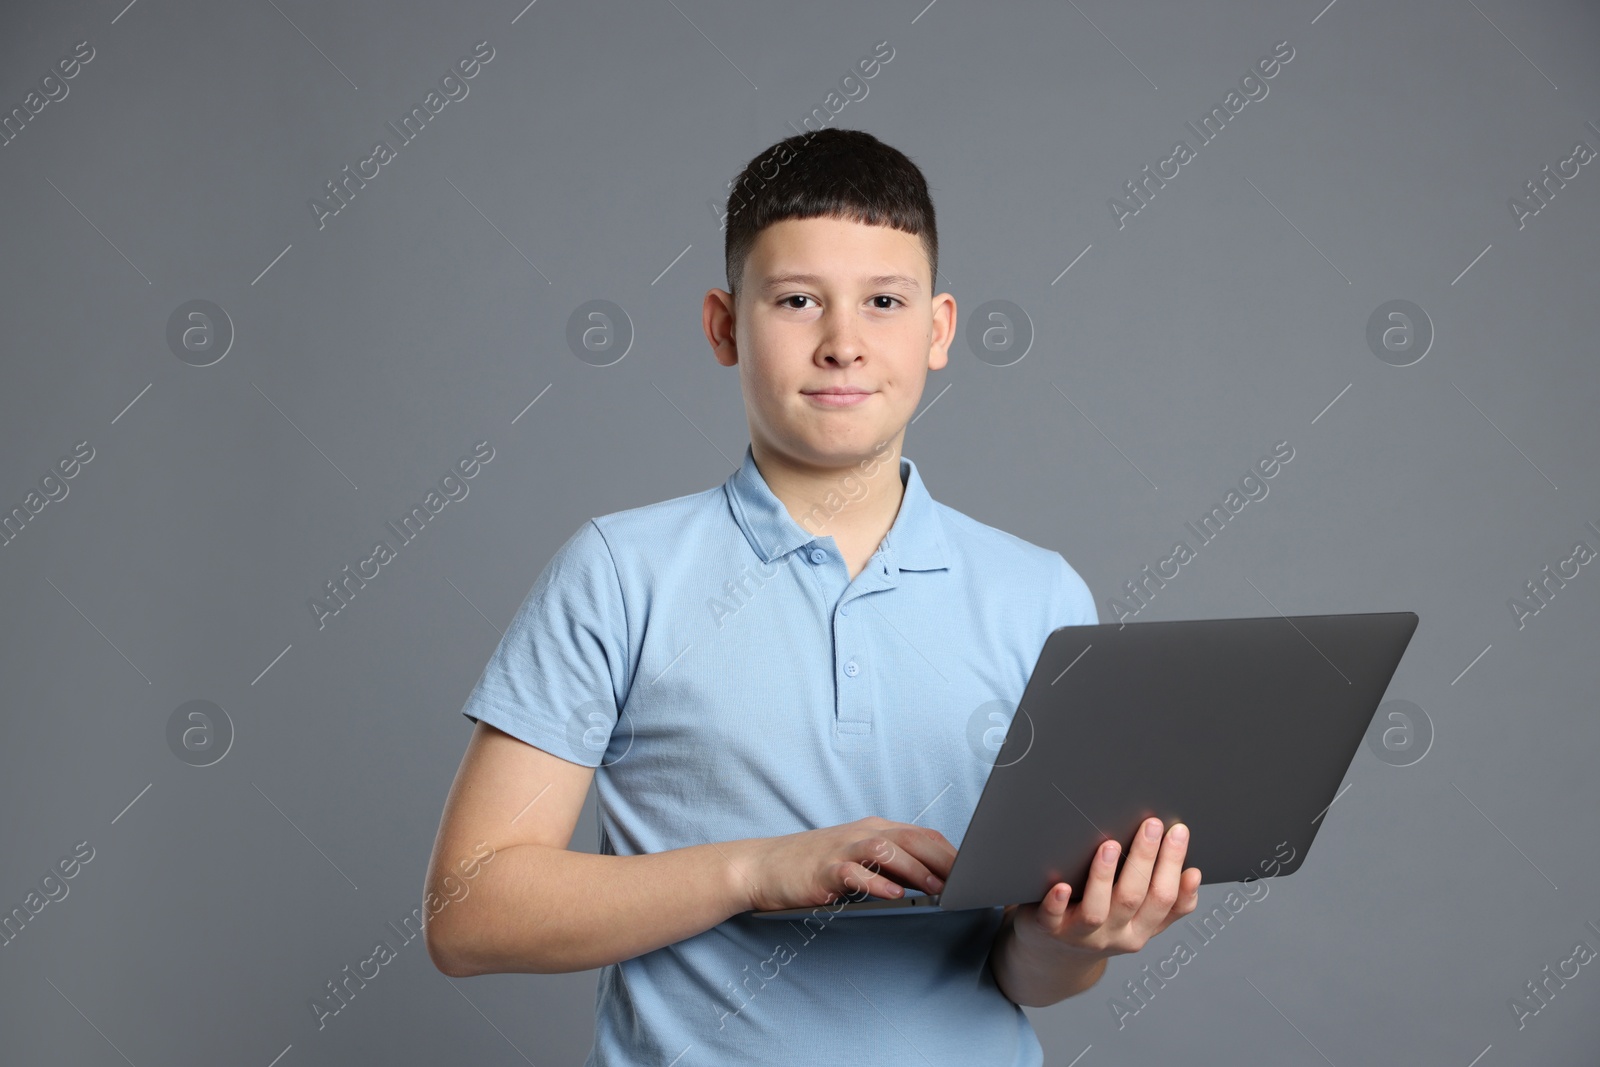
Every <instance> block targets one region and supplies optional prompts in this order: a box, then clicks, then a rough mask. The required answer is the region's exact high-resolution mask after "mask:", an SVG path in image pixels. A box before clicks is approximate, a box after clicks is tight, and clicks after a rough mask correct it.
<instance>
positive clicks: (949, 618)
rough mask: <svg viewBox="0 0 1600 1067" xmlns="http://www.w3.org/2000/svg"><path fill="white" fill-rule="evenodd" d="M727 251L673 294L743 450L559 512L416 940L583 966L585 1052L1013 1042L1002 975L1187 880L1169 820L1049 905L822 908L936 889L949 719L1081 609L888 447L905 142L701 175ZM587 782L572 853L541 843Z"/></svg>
mask: <svg viewBox="0 0 1600 1067" xmlns="http://www.w3.org/2000/svg"><path fill="white" fill-rule="evenodd" d="M725 268H726V271H727V281H728V289H727V290H721V289H713V290H711V291H710V292H708V293H707V294H706V297H705V301H704V307H703V321H704V327H705V333H706V337H707V338H708V340H709V341H710V344H711V349H712V352H713V354H714V355H715V356H716V359H717V362H719V363H721V364H722V365H723V366H728V367H734V366H736V367H738V368H739V382H740V386H741V389H742V392H743V396H744V404H745V413H746V417H747V421H748V423H749V428H750V444H749V446H748V447H747V448H746V449H745V452H744V459H743V462H742V463H741V465H740V466H739V468H738V469H737V470H736V471H734V472H733V473H732V474H731V475H730V476H729V477H728V479H727V480H726V481H725V482H724V483H723V484H722V485H720V486H718V487H716V488H712V489H707V490H705V491H703V492H700V493H695V494H691V495H688V496H682V497H677V498H675V499H672V500H666V501H662V502H659V503H655V504H651V505H648V506H645V507H639V508H634V509H631V510H627V511H620V512H616V513H613V514H610V515H604V516H601V517H599V518H596V519H592V520H590V521H588V522H585V523H584V524H583V525H582V526H581V527H580V528H579V529H578V531H577V532H576V533H574V534H573V535H572V536H571V538H570V539H568V540H567V541H566V543H565V544H563V545H562V546H561V547H560V548H559V549H558V550H557V551H556V553H555V556H554V557H553V558H552V559H551V560H550V562H549V564H548V565H546V567H545V568H544V570H543V571H542V572H541V574H540V575H539V577H538V579H537V581H536V582H535V583H534V585H533V588H532V590H531V591H530V592H529V594H528V596H527V598H526V599H525V600H524V602H523V603H522V606H521V607H520V608H519V609H518V611H517V613H516V615H515V616H514V617H513V619H512V621H511V623H510V625H509V626H508V628H507V630H506V634H505V637H504V639H503V640H502V641H501V642H500V644H499V646H498V647H497V648H496V649H495V652H494V654H493V655H492V656H491V657H490V659H489V662H488V664H487V665H486V666H485V668H484V670H483V673H482V675H481V676H480V677H479V679H478V681H477V683H476V685H475V686H474V687H473V689H472V691H471V693H470V694H469V696H468V698H467V701H466V704H465V706H464V707H463V708H462V713H463V714H465V715H466V716H467V718H469V719H470V720H472V721H473V722H474V723H476V724H477V725H476V727H475V729H474V732H473V735H472V739H471V741H470V743H469V744H468V747H467V751H466V755H465V756H464V758H463V759H462V762H461V766H460V769H459V770H458V772H457V775H456V780H455V784H454V786H453V787H452V788H451V790H450V795H449V797H448V799H447V801H446V803H445V808H444V814H443V818H442V819H441V821H440V826H439V834H438V838H437V840H436V842H435V845H434V852H433V857H432V861H431V863H430V865H429V871H428V876H427V885H428V886H429V887H430V892H431V888H432V887H433V886H436V885H440V884H443V882H442V879H443V876H445V875H448V873H449V871H450V868H451V867H452V865H453V864H454V863H455V862H456V860H457V859H458V858H459V857H462V856H465V855H467V854H468V853H469V851H471V850H472V849H473V846H474V845H475V844H478V843H482V842H487V843H488V844H489V845H490V846H492V847H493V848H494V850H495V851H494V853H493V861H492V862H488V863H485V864H483V866H482V868H481V870H480V872H479V873H477V874H476V876H475V879H474V882H473V884H472V886H471V891H470V894H468V895H465V896H462V897H460V898H459V900H457V901H456V902H455V903H454V904H453V905H452V906H451V907H448V908H441V909H438V910H437V914H436V915H435V917H433V918H432V919H431V920H430V921H429V923H428V924H427V927H426V930H427V946H428V953H429V956H430V957H431V958H432V960H433V962H434V964H435V966H437V967H438V968H439V969H440V970H441V971H443V972H444V973H445V974H448V975H452V976H457V977H462V976H467V975H477V974H488V973H494V972H538V973H552V972H562V971H578V970H586V969H589V968H595V967H598V968H601V973H600V982H599V991H598V998H597V1001H598V1003H597V1013H596V1022H595V1042H594V1047H593V1050H592V1051H591V1053H590V1055H589V1059H588V1061H587V1062H588V1064H590V1065H594V1067H599V1065H613V1064H615V1065H620V1064H646V1063H648V1064H661V1065H667V1064H678V1065H680V1067H690V1065H691V1064H713V1063H724V1064H726V1063H761V1064H777V1063H811V1064H815V1063H840V1062H870V1063H913V1062H916V1063H928V1064H960V1065H962V1067H970V1065H972V1064H985V1065H990V1064H1001V1065H1017V1067H1022V1065H1037V1064H1040V1063H1041V1062H1042V1060H1043V1052H1042V1049H1041V1047H1040V1044H1039V1041H1038V1038H1037V1037H1036V1036H1035V1034H1034V1031H1033V1028H1032V1026H1031V1025H1030V1024H1029V1021H1028V1018H1027V1016H1026V1014H1024V1012H1023V1011H1022V1009H1021V1007H1020V1006H1019V1005H1034V1006H1042V1005H1048V1004H1053V1003H1056V1002H1057V1001H1060V1000H1062V999H1063V998H1066V997H1069V996H1072V995H1074V994H1076V993H1079V992H1082V991H1083V990H1085V989H1087V988H1089V987H1090V986H1091V985H1093V984H1094V983H1095V982H1096V981H1098V980H1099V978H1100V976H1101V974H1102V972H1103V971H1104V968H1105V961H1106V959H1107V958H1108V957H1109V956H1112V955H1115V954H1118V953H1126V952H1134V951H1137V950H1138V949H1140V948H1141V947H1143V945H1144V944H1145V942H1146V941H1147V940H1148V939H1149V938H1151V937H1152V936H1153V935H1155V934H1157V933H1159V932H1161V931H1162V930H1164V929H1166V927H1167V926H1168V925H1170V924H1171V923H1172V922H1173V921H1175V920H1176V919H1177V918H1179V917H1181V916H1183V915H1186V914H1188V913H1189V912H1190V911H1192V910H1193V909H1194V907H1195V903H1196V892H1197V890H1198V888H1199V884H1200V872H1199V870H1198V869H1196V868H1193V867H1191V868H1188V869H1187V870H1184V869H1183V857H1184V854H1185V851H1186V847H1187V845H1186V832H1185V830H1184V829H1183V828H1182V827H1181V826H1179V825H1174V826H1173V827H1172V828H1170V829H1168V830H1167V831H1166V833H1165V835H1164V836H1165V840H1163V832H1162V830H1163V828H1162V825H1161V821H1160V820H1159V819H1150V820H1148V823H1147V826H1146V827H1145V831H1146V832H1145V833H1143V834H1141V835H1140V836H1139V837H1138V838H1136V840H1135V841H1134V842H1133V844H1132V846H1131V848H1130V851H1129V854H1128V857H1127V862H1126V864H1125V865H1124V867H1123V870H1122V872H1121V874H1120V876H1117V877H1116V878H1115V879H1113V874H1114V873H1115V871H1116V865H1117V856H1118V853H1119V851H1120V850H1119V848H1118V843H1117V842H1115V841H1109V842H1106V844H1105V846H1104V847H1103V848H1102V849H1101V852H1100V854H1099V855H1098V856H1097V858H1096V860H1095V862H1094V864H1093V865H1092V868H1091V874H1090V876H1089V879H1088V885H1087V886H1086V887H1085V894H1084V897H1083V899H1082V900H1081V901H1080V902H1079V903H1078V904H1075V905H1072V906H1070V907H1069V906H1068V905H1067V901H1068V899H1069V898H1070V895H1071V889H1070V887H1068V886H1067V885H1065V884H1057V885H1056V886H1055V887H1053V889H1052V891H1051V892H1050V893H1049V894H1047V895H1046V896H1045V898H1044V899H1043V900H1042V901H1040V902H1038V903H1029V904H1024V905H1021V906H1016V905H1013V906H1011V907H1007V908H1004V909H1002V908H981V909H974V910H968V911H958V912H951V913H934V914H878V915H851V914H849V913H841V912H839V911H838V908H839V907H840V906H841V905H842V903H843V897H844V895H846V894H853V895H855V896H856V897H858V898H859V897H860V896H861V895H862V891H863V890H864V891H865V892H868V893H870V894H872V895H874V896H879V897H897V896H900V895H902V894H903V893H904V892H905V891H906V888H907V887H909V888H911V889H912V890H914V891H917V892H937V891H938V890H939V889H940V888H941V887H942V886H943V879H944V878H945V877H946V876H947V875H948V874H949V870H950V864H951V861H952V859H953V858H954V856H955V844H956V843H958V842H959V839H960V837H961V835H962V834H963V833H964V831H965V827H966V824H967V821H968V819H969V818H970V817H971V815H972V812H973V809H974V808H975V807H976V805H977V801H978V795H979V793H980V792H981V791H982V789H983V785H984V782H985V781H986V779H987V777H988V774H989V772H990V770H991V767H992V753H988V758H985V753H986V750H985V749H984V748H983V747H982V746H981V745H977V746H975V745H973V744H971V743H970V742H969V737H970V736H971V732H972V729H973V727H972V724H973V723H977V724H978V726H977V729H978V731H979V732H980V736H981V731H982V730H983V729H984V728H986V727H992V725H993V722H994V721H995V720H994V719H991V718H990V717H989V715H987V714H984V712H985V711H986V710H988V711H991V712H992V709H994V708H996V707H1006V708H1007V709H1008V710H1009V709H1011V708H1015V706H1016V704H1017V701H1018V700H1019V699H1020V697H1021V694H1022V691H1023V689H1024V687H1025V686H1026V684H1027V681H1028V675H1029V672H1030V671H1031V670H1032V668H1033V665H1034V662H1035V660H1036V659H1037V657H1038V654H1039V649H1040V648H1041V647H1042V646H1043V644H1044V639H1045V637H1046V635H1048V634H1049V632H1050V631H1051V630H1053V629H1055V628H1057V627H1060V626H1067V625H1073V624H1081V623H1094V622H1097V621H1098V615H1097V612H1096V611H1095V607H1094V601H1093V599H1092V597H1091V596H1090V594H1089V590H1088V587H1087V586H1086V585H1085V583H1084V581H1083V579H1082V578H1080V577H1079V576H1078V573H1077V572H1076V571H1075V570H1074V569H1073V568H1072V567H1071V566H1070V565H1069V564H1068V563H1067V561H1066V560H1065V559H1064V558H1063V557H1062V556H1061V555H1060V554H1059V553H1057V552H1054V551H1051V550H1049V549H1045V548H1041V547H1039V546H1036V545H1033V544H1031V543H1029V542H1027V541H1024V540H1022V539H1021V538H1018V537H1015V536H1013V535H1011V534H1008V533H1005V532H1004V531H1001V530H998V529H995V528H994V527H991V526H986V525H984V524H983V523H981V522H978V521H977V520H976V519H972V518H969V517H968V516H966V515H964V514H962V513H960V512H958V511H955V510H954V509H952V508H949V507H946V506H945V505H943V504H939V503H936V502H935V501H934V500H933V499H932V498H931V497H930V496H929V494H928V491H927V489H926V488H925V487H924V486H923V483H922V478H921V476H920V473H919V471H918V469H917V466H916V464H915V463H913V462H912V461H911V460H910V459H909V458H907V457H906V456H904V455H902V453H901V446H902V443H903V442H904V439H905V431H906V425H907V423H908V422H909V421H910V419H911V417H912V415H913V414H914V412H915V411H916V408H917V404H918V402H919V400H920V399H921V397H922V395H923V386H924V384H925V382H926V379H927V374H928V371H930V370H938V369H940V368H942V367H944V365H945V363H946V361H947V359H948V355H947V352H948V349H949V346H950V342H951V339H952V338H953V337H954V335H955V328H956V303H955V300H954V299H953V298H952V297H951V296H950V294H948V293H939V294H938V295H935V294H934V289H933V283H934V280H935V279H936V277H937V276H938V236H937V231H936V229H935V225H934V210H933V204H932V202H931V200H930V199H929V197H928V191H927V185H926V182H925V181H924V179H923V175H922V173H921V171H920V170H919V169H918V168H917V167H916V165H915V164H914V163H912V162H911V161H910V160H909V159H907V158H906V157H905V156H904V155H902V154H901V153H900V152H898V151H896V150H895V149H893V148H891V147H889V146H888V145H885V144H883V143H882V142H881V141H879V140H878V139H877V138H875V137H872V136H871V135H869V134H866V133H860V132H855V131H849V130H838V129H829V130H823V131H821V132H818V133H814V134H803V135H799V136H796V137H792V138H789V139H787V140H785V141H782V142H780V143H778V144H777V145H775V146H773V147H772V148H771V149H769V150H768V151H767V152H765V153H763V154H762V155H761V156H758V157H757V158H756V159H753V160H751V161H750V163H749V164H748V165H747V166H746V167H745V169H744V172H743V173H742V174H741V175H740V177H739V179H738V180H737V181H736V183H735V187H734V191H733V193H732V194H731V195H730V198H729V210H728V220H727V231H726V237H725ZM1087 710H1092V709H1086V711H1087ZM996 718H998V719H999V720H1000V721H1004V716H996ZM591 779H592V780H593V781H594V783H595V786H596V789H597V792H598V797H599V812H600V841H599V846H600V851H599V854H597V855H595V854H588V853H583V852H574V851H569V850H568V845H569V843H570V841H571V838H572V833H573V829H574V827H575V825H576V823H577V820H578V816H579V813H580V811H581V810H582V807H583V802H584V799H585V796H586V794H587V791H588V788H589V784H590V781H591ZM1038 817H1039V819H1040V820H1041V821H1047V820H1056V819H1075V818H1077V817H1078V816H1077V815H1075V814H1074V813H1073V812H1072V811H1070V809H1067V808H1066V807H1065V806H1064V807H1063V808H1062V810H1058V811H1041V812H1039V813H1038ZM451 899H452V900H456V898H455V897H454V895H452V898H451ZM796 907H807V908H811V909H812V912H811V915H810V917H808V918H806V919H805V920H804V921H802V922H785V921H782V920H775V919H765V918H759V917H755V916H751V915H747V914H745V913H747V912H749V911H751V910H773V909H779V908H796Z"/></svg>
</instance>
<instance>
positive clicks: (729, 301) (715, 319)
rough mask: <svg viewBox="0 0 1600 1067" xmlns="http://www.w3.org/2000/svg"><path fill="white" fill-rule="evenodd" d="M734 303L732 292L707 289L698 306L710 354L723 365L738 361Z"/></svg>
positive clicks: (729, 365)
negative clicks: (703, 298) (699, 306)
mask: <svg viewBox="0 0 1600 1067" xmlns="http://www.w3.org/2000/svg"><path fill="white" fill-rule="evenodd" d="M736 304H737V301H735V300H734V297H733V294H732V293H730V292H728V291H727V290H726V289H708V290H706V298H705V301H704V302H703V303H702V305H701V308H700V322H701V326H702V328H704V330H705V333H706V341H707V342H709V343H710V345H711V354H712V355H714V356H715V357H716V358H717V362H718V363H720V364H722V365H723V366H724V367H731V366H733V365H734V364H736V363H738V362H739V349H738V346H737V344H736V343H735V340H734V337H735V334H734V326H735V323H736V317H735V314H734V308H735V306H736Z"/></svg>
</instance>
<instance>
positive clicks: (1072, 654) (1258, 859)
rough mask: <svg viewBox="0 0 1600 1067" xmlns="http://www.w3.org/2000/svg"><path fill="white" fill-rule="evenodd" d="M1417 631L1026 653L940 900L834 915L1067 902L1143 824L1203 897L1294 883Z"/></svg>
mask: <svg viewBox="0 0 1600 1067" xmlns="http://www.w3.org/2000/svg"><path fill="white" fill-rule="evenodd" d="M1416 628H1417V616H1416V614H1415V613H1413V612H1409V611H1396V612H1373V613H1364V614H1341V615H1296V616H1284V615H1275V616H1271V617H1265V618H1250V619H1191V620H1180V621H1173V622H1143V623H1101V624H1099V625H1095V626H1063V627H1061V628H1059V629H1057V630H1055V631H1053V632H1051V634H1050V635H1049V637H1048V638H1047V639H1046V640H1045V643H1044V648H1043V649H1041V650H1040V653H1039V659H1038V662H1037V663H1036V664H1035V665H1034V668H1033V674H1032V676H1031V677H1030V678H1029V680H1028V684H1027V686H1026V688H1025V689H1024V690H1023V694H1022V700H1021V701H1020V702H1019V704H1018V707H1017V711H1016V714H1015V715H1014V716H1013V717H1012V720H1011V725H1010V727H1009V729H1008V730H1007V733H1006V739H1005V743H1004V744H1003V745H1001V747H1000V751H999V753H998V755H997V756H996V757H995V761H994V766H993V768H992V769H991V771H990V773H989V779H988V781H987V782H986V783H985V785H984V789H983V794H982V795H981V796H980V797H979V798H978V806H977V809H976V810H975V811H974V812H973V814H972V819H971V821H970V822H969V823H968V824H967V830H966V833H965V835H964V836H963V838H962V841H961V848H960V850H959V851H958V852H957V854H956V859H955V863H954V865H953V866H952V867H951V869H950V877H949V878H947V879H946V880H945V887H944V890H943V892H941V893H937V894H923V893H919V892H916V891H914V890H911V889H907V890H906V893H905V895H904V896H902V897H898V898H894V899H886V898H877V897H868V896H865V895H864V894H856V895H854V896H851V897H849V898H847V899H848V900H849V901H851V902H849V903H846V904H844V905H843V907H842V908H840V909H839V911H840V913H841V914H843V913H847V912H871V913H877V914H886V915H887V914H906V915H915V914H927V913H929V912H931V911H935V910H943V911H956V910H961V909H966V908H986V907H995V906H999V905H1006V904H1022V903H1033V902H1037V901H1039V900H1041V899H1043V897H1044V895H1045V893H1047V892H1049V890H1050V887H1051V886H1053V885H1054V884H1055V883H1056V882H1067V883H1068V884H1070V885H1071V886H1072V899H1073V900H1074V901H1077V900H1080V899H1082V897H1083V888H1084V883H1085V880H1086V878H1087V876H1088V872H1089V862H1090V860H1091V859H1093V857H1094V851H1095V849H1096V848H1097V847H1098V846H1099V845H1100V843H1101V842H1102V841H1105V840H1107V839H1108V838H1114V839H1115V840H1117V841H1118V842H1120V843H1121V845H1122V847H1123V851H1122V854H1121V857H1122V858H1126V855H1127V849H1128V846H1129V844H1130V843H1131V842H1132V840H1133V837H1134V833H1135V832H1136V831H1137V829H1138V827H1139V824H1140V823H1141V822H1143V821H1144V820H1145V819H1147V818H1149V817H1150V816H1152V815H1155V816H1159V817H1160V818H1161V820H1162V821H1163V822H1165V823H1166V824H1167V825H1169V826H1170V825H1171V824H1172V823H1173V822H1177V821H1181V822H1183V823H1184V824H1185V825H1187V826H1188V827H1189V830H1190V838H1189V851H1188V854H1187V855H1186V856H1185V857H1184V866H1185V867H1199V868H1200V871H1201V878H1202V881H1203V882H1205V883H1213V882H1238V881H1244V880H1247V879H1250V878H1260V877H1263V876H1264V875H1266V874H1271V875H1273V876H1281V875H1285V874H1292V873H1293V872H1294V871H1295V870H1298V869H1299V867H1300V865H1301V863H1303V862H1304V860H1305V856H1306V853H1307V852H1308V851H1309V850H1310V848H1311V842H1312V840H1313V839H1314V838H1315V837H1316V835H1317V830H1318V828H1319V827H1320V826H1321V823H1322V816H1323V814H1324V813H1325V812H1326V811H1327V810H1328V808H1329V806H1330V805H1331V804H1332V803H1333V801H1334V800H1335V799H1336V796H1337V790H1338V789H1339V783H1340V782H1342V781H1343V780H1344V777H1345V773H1346V772H1347V771H1348V770H1349V768H1350V764H1351V762H1352V761H1353V760H1354V759H1355V756H1356V752H1357V750H1358V749H1359V748H1360V746H1361V741H1362V738H1363V736H1364V735H1365V733H1366V731H1367V727H1368V726H1369V724H1370V723H1371V722H1372V717H1373V715H1374V713H1375V712H1376V711H1377V709H1378V704H1379V702H1380V701H1381V700H1382V699H1383V694H1384V691H1385V690H1386V689H1387V688H1388V686H1389V680H1390V678H1392V677H1393V675H1394V672H1395V668H1396V667H1398V666H1399V664H1400V657H1401V656H1402V654H1404V652H1405V649H1406V645H1407V644H1408V643H1409V642H1410V640H1411V635H1412V633H1413V632H1414V631H1415V630H1416ZM1120 872H1121V860H1120V859H1119V862H1118V873H1119V874H1120ZM818 907H826V908H827V910H828V911H830V912H832V911H834V910H835V908H836V907H837V901H836V902H835V904H833V905H819V906H818ZM815 910H816V908H788V909H784V910H781V911H762V912H748V913H746V914H749V915H754V916H759V917H763V918H789V917H796V916H802V915H809V914H811V913H812V912H813V911H815Z"/></svg>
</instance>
